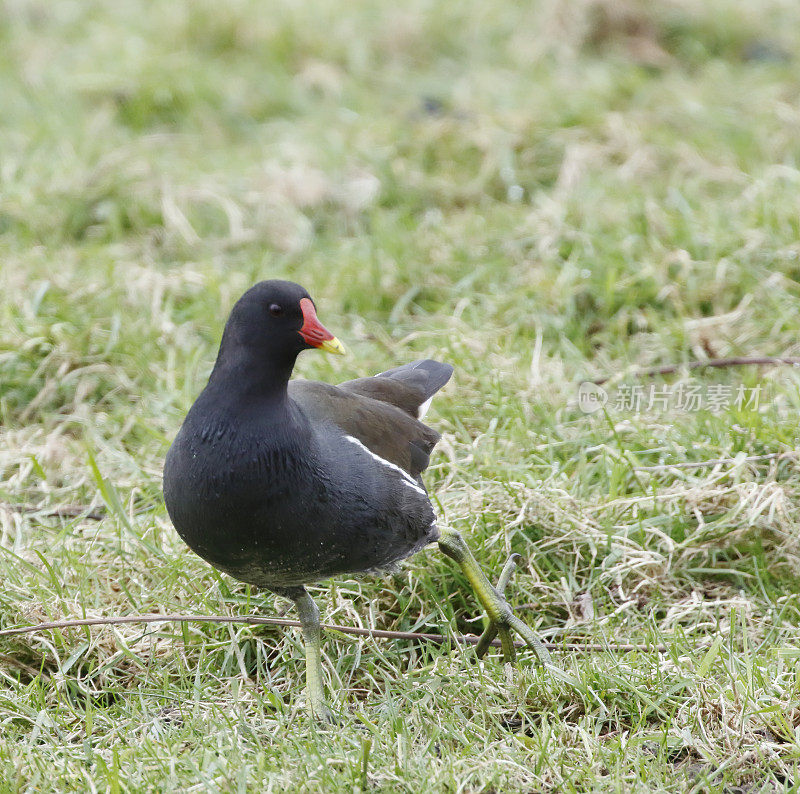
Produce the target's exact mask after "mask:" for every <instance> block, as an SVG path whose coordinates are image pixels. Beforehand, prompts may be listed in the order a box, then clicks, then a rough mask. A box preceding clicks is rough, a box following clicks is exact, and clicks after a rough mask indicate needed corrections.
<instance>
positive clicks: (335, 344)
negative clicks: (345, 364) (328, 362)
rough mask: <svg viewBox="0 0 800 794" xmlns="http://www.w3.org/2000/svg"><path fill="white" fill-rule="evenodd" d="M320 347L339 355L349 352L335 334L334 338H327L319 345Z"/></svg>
mask: <svg viewBox="0 0 800 794" xmlns="http://www.w3.org/2000/svg"><path fill="white" fill-rule="evenodd" d="M319 349H320V350H324V351H325V352H326V353H336V354H337V355H339V356H344V355H346V353H347V351H346V350H345V349H344V345H343V344H342V343H341V342H340V341H339V340H338V339H337V338H336V337H335V336H334V337H333V339H326V340H325V341H324V342H323V343H322V344H321V345H320V346H319Z"/></svg>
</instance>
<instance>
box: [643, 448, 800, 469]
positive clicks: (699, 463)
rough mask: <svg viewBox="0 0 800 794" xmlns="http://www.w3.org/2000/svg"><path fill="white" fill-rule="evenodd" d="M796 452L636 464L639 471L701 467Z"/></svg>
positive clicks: (771, 457) (789, 457) (756, 459)
mask: <svg viewBox="0 0 800 794" xmlns="http://www.w3.org/2000/svg"><path fill="white" fill-rule="evenodd" d="M796 457H797V453H796V452H793V451H791V450H789V451H787V452H769V453H767V454H766V455H748V456H747V457H745V458H714V459H713V460H697V461H688V462H686V463H659V464H656V465H654V466H637V467H636V468H637V469H638V470H639V471H662V470H664V469H702V468H706V467H709V466H719V465H720V464H722V463H753V462H757V461H760V460H776V459H791V458H796Z"/></svg>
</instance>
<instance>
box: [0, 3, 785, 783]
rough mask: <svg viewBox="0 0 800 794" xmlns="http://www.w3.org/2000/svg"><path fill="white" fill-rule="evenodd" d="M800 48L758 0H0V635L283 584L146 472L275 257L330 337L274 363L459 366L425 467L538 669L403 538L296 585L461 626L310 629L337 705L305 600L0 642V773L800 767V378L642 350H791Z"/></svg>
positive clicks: (156, 465) (329, 778) (359, 619)
mask: <svg viewBox="0 0 800 794" xmlns="http://www.w3.org/2000/svg"><path fill="white" fill-rule="evenodd" d="M798 53H800V5H798V4H795V3H792V2H786V1H785V0H760V1H758V2H757V1H756V0H738V2H737V0H711V1H710V2H704V1H703V0H662V2H656V3H649V2H646V0H616V1H615V0H574V1H572V2H566V3H560V2H557V0H538V2H533V3H513V2H510V0H488V2H487V1H484V2H476V0H463V1H462V2H458V3H457V2H419V1H418V0H411V2H409V3H403V4H397V3H390V2H384V1H383V0H377V1H376V0H371V1H367V0H350V2H344V0H332V1H331V2H311V1H310V0H294V1H293V2H289V0H279V2H275V3H257V2H255V0H235V2H229V3H225V4H221V3H212V2H210V0H192V2H189V0H183V1H182V2H167V1H166V0H152V1H151V2H147V3H145V2H133V0H117V1H116V2H114V3H101V2H97V1H95V2H81V3H79V2H71V1H69V0H53V1H52V2H45V0H6V2H5V3H3V4H2V7H0V97H2V109H1V111H0V629H7V628H12V627H16V626H27V625H34V624H36V623H40V622H45V621H54V620H68V619H71V618H83V617H90V618H91V617H104V616H106V617H108V616H125V615H142V614H153V613H158V614H174V613H205V614H215V615H228V616H248V615H262V616H285V617H293V614H292V613H291V610H290V609H289V604H288V602H285V601H283V600H281V599H278V598H276V597H274V596H272V595H271V594H269V593H264V592H257V591H256V590H254V589H251V588H249V587H247V586H244V585H241V584H239V583H237V582H235V581H233V580H232V579H230V578H228V577H226V576H223V575H220V574H218V573H216V572H215V571H214V570H212V569H211V568H210V567H209V566H208V565H207V564H205V563H204V562H203V561H202V560H200V559H199V558H198V557H196V556H195V555H193V554H192V553H190V552H189V551H188V550H187V548H186V547H185V546H184V544H183V543H182V542H181V541H180V539H179V538H178V537H177V535H176V534H175V532H174V530H173V529H172V526H171V525H170V522H169V520H168V517H167V515H166V511H165V508H164V504H163V500H162V496H161V467H162V464H163V459H164V455H165V453H166V450H167V448H168V446H169V443H170V441H171V439H172V437H173V436H174V434H175V432H176V431H177V429H178V427H179V426H180V423H181V420H182V417H183V416H184V414H185V412H186V411H187V409H188V408H189V406H190V405H191V404H192V402H193V400H194V398H195V396H196V395H197V393H198V392H199V390H200V389H201V388H202V386H203V384H204V383H205V379H206V377H207V375H208V373H209V371H210V369H211V366H212V365H213V361H214V356H215V354H216V349H217V345H218V343H219V338H220V334H221V331H222V327H223V324H224V322H225V318H226V317H227V313H228V311H229V310H230V307H231V306H232V304H233V302H234V301H235V300H236V298H237V297H238V296H239V294H240V293H241V292H243V291H244V290H245V289H246V288H247V287H248V286H249V285H251V284H252V283H254V282H255V281H258V280H260V279H263V278H273V277H278V278H289V279H292V280H295V281H298V282H300V283H302V284H303V285H304V286H305V287H306V288H307V289H308V290H309V291H310V292H311V294H312V295H313V296H314V297H315V299H316V303H317V308H318V311H319V316H320V319H321V320H322V322H323V323H324V324H325V325H326V326H327V327H328V328H330V329H331V330H332V331H333V332H334V333H335V334H336V335H337V336H338V337H339V338H340V339H341V340H342V342H343V343H344V344H345V345H346V346H347V347H348V350H349V355H348V356H347V357H346V358H340V357H326V356H325V355H322V354H318V353H316V352H314V353H306V354H304V355H303V356H302V357H301V358H300V360H299V366H298V368H297V374H299V375H300V376H302V377H308V378H317V379H320V380H330V381H337V380H346V379H350V378H354V377H359V376H362V375H366V374H370V373H373V372H378V371H381V370H385V369H387V368H389V367H392V366H396V365H397V364H399V363H402V362H406V361H411V360H413V359H414V358H419V357H432V358H438V359H442V360H447V361H449V362H451V363H452V364H453V365H454V367H455V369H456V373H455V376H454V378H453V381H452V382H451V384H449V385H448V386H447V387H446V388H445V390H444V391H443V392H442V393H441V394H440V395H439V396H438V397H437V399H436V400H435V401H434V404H433V408H432V410H431V412H430V413H429V414H428V417H427V419H426V421H428V422H429V423H430V424H431V425H432V426H434V427H436V428H437V429H438V430H439V431H440V432H442V434H443V438H442V441H441V442H440V446H439V448H438V452H437V453H436V454H435V456H434V458H433V461H432V465H431V468H430V469H429V471H428V474H427V476H426V482H427V484H428V487H429V489H430V490H431V493H432V494H435V498H436V502H437V510H438V511H439V514H440V516H441V522H442V523H443V524H446V525H449V526H452V527H454V528H455V529H458V530H459V531H461V532H462V533H463V534H464V536H465V537H466V538H467V540H468V542H469V543H470V544H471V546H472V548H473V550H474V551H475V554H476V556H477V557H478V559H479V560H480V562H481V563H482V565H483V566H484V567H485V569H486V570H487V572H490V575H491V576H492V577H495V576H496V575H497V574H498V573H499V571H500V569H501V568H502V565H503V563H504V561H505V560H506V558H507V556H508V554H509V552H512V551H513V552H517V553H519V554H520V555H521V557H522V561H521V565H520V567H519V569H518V571H517V573H516V576H515V578H514V580H513V582H512V584H511V587H510V590H509V593H510V600H511V601H512V603H513V604H515V605H517V606H518V614H519V615H520V616H521V617H522V618H523V619H524V620H525V621H526V622H528V623H529V624H530V625H531V626H532V627H533V628H535V630H536V631H537V632H538V633H539V634H540V636H541V637H542V638H543V639H544V640H546V641H547V642H548V643H551V644H552V645H551V647H552V648H553V651H552V652H553V656H554V660H555V663H556V664H557V666H558V667H559V668H560V669H561V670H562V671H563V672H564V674H565V675H564V676H562V677H558V676H552V675H548V674H547V673H546V672H542V670H541V669H540V668H538V667H537V665H536V662H535V656H534V655H533V653H532V652H530V651H522V652H521V654H520V660H519V666H518V669H517V670H516V672H515V673H514V674H513V675H509V674H508V671H506V670H505V669H504V666H503V663H502V659H501V657H500V656H499V655H497V654H495V655H492V656H490V657H489V658H487V659H486V660H484V661H483V662H480V663H479V662H476V660H475V657H474V652H473V651H472V649H471V647H470V646H468V645H466V644H465V643H464V642H463V641H462V640H460V639H459V635H463V634H474V633H480V631H481V629H482V617H481V613H480V610H479V607H478V606H477V605H476V602H475V600H474V598H473V596H472V594H471V592H470V590H469V587H468V584H467V582H466V580H465V579H464V577H463V576H462V575H461V573H460V572H459V571H458V569H457V568H456V567H454V565H453V564H452V562H451V561H450V560H448V559H446V558H445V557H443V556H442V555H441V554H440V553H439V552H438V551H437V550H436V549H435V547H433V548H431V549H428V550H426V551H423V552H422V553H420V554H419V555H417V556H416V557H415V558H413V559H412V560H410V561H409V562H408V563H407V564H406V565H405V566H404V567H403V568H402V570H400V571H399V572H398V573H396V574H394V575H391V576H387V577H384V578H364V579H357V580H356V579H352V580H350V579H339V580H336V581H326V582H321V583H319V584H318V585H316V586H315V587H314V588H313V589H312V594H313V596H314V597H315V599H316V601H317V603H318V604H319V606H320V609H321V612H322V616H323V620H324V621H325V622H327V623H331V624H338V625H342V626H351V627H366V628H378V629H388V630H395V631H413V632H427V633H439V634H445V635H447V636H448V638H449V641H448V642H447V643H445V644H444V645H437V644H434V643H430V642H425V641H398V640H387V639H379V638H371V637H355V636H351V635H344V634H341V633H338V632H327V633H326V636H325V641H324V653H325V669H326V675H327V676H328V680H327V685H328V686H329V688H330V691H331V692H332V693H333V706H334V708H335V710H336V711H337V712H338V714H339V721H338V723H337V725H336V726H335V727H334V728H333V729H331V728H326V727H324V726H319V725H317V724H316V723H315V722H313V721H312V720H311V719H310V718H309V717H308V716H307V714H306V712H305V709H304V696H303V649H302V641H301V638H300V635H299V632H298V631H297V630H296V629H293V628H281V627H276V626H252V625H245V624H241V623H228V624H223V623H193V622H190V623H184V624H179V623H157V624H137V623H132V624H125V625H105V626H96V627H91V628H90V627H79V628H75V627H73V628H64V629H60V630H52V631H50V630H39V631H35V632H32V633H28V634H23V635H17V636H13V637H8V636H6V637H0V792H2V794H5V792H67V791H76V792H78V791H79V792H83V791H101V792H102V791H109V792H150V791H164V792H173V791H192V792H203V791H236V792H245V791H259V792H260V791H275V792H284V791H309V792H317V791H354V790H361V791H371V792H372V791H374V792H379V791H380V792H397V791H401V792H402V791H408V792H419V791H425V792H428V791H430V792H486V793H487V794H488V793H489V792H511V791H566V792H579V791H626V792H627V791H648V790H657V791H674V792H678V791H681V792H682V791H697V792H700V791H702V792H705V791H710V792H717V791H718V792H762V791H763V792H773V791H784V790H793V791H798V790H800V644H799V643H798V635H799V633H800V632H799V631H798V622H799V621H800V510H799V509H798V506H799V505H800V465H799V464H798V457H797V454H798V421H797V416H798V410H800V373H798V371H797V370H796V369H795V368H793V367H791V366H771V367H766V366H761V367H757V366H736V367H723V368H714V369H710V368H701V369H694V370H687V369H685V368H683V369H679V370H678V371H677V372H675V373H673V374H669V375H664V376H646V375H642V374H641V373H642V371H643V370H647V369H651V368H654V367H659V366H663V365H667V364H685V363H686V362H689V361H695V360H706V359H716V358H728V357H737V356H738V357H740V356H783V357H790V356H798V355H800V312H798V303H799V301H800V60H799V57H800V56H798ZM609 377H610V378H611V380H609V381H606V383H605V384H604V385H603V389H604V392H596V393H595V396H596V398H597V401H596V402H595V403H594V404H593V405H592V406H589V407H590V408H592V409H593V408H595V407H599V408H600V410H596V411H594V410H592V411H591V412H589V411H587V410H586V409H587V405H586V403H584V402H582V401H579V399H578V398H579V391H580V389H579V386H580V384H581V383H582V382H584V381H593V380H599V379H603V378H609ZM593 388H594V387H590V386H588V385H586V386H584V387H583V391H584V393H589V392H591V391H592V390H593ZM689 395H694V398H693V399H691V400H690V399H689V398H688V396H689ZM606 398H607V400H606V402H605V404H604V405H602V406H601V405H600V403H601V402H602V400H603V399H606Z"/></svg>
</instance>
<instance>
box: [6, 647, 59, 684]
mask: <svg viewBox="0 0 800 794" xmlns="http://www.w3.org/2000/svg"><path fill="white" fill-rule="evenodd" d="M0 664H7V665H10V666H11V667H16V668H17V669H18V670H22V672H23V673H27V674H28V675H29V676H31V677H32V678H36V677H37V676H42V678H50V673H48V672H47V670H37V669H36V668H35V667H31V666H30V665H29V664H25V662H21V661H20V660H19V659H15V658H14V657H13V656H9V655H8V654H6V653H0Z"/></svg>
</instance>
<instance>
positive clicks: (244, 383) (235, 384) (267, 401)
mask: <svg viewBox="0 0 800 794" xmlns="http://www.w3.org/2000/svg"><path fill="white" fill-rule="evenodd" d="M296 358H297V356H296V355H290V356H285V357H283V358H280V357H273V356H268V357H267V356H264V355H263V354H261V355H260V354H259V352H258V351H252V350H249V349H247V348H244V347H241V348H236V349H233V350H231V349H229V350H227V351H226V353H225V356H223V355H222V351H221V350H220V355H219V356H218V357H217V362H216V364H215V365H214V369H213V370H212V372H211V376H210V377H209V379H208V386H207V387H206V390H207V391H209V392H210V394H211V395H213V396H214V398H215V399H216V400H219V401H220V402H222V403H227V404H230V405H231V406H232V407H233V406H235V407H236V408H237V409H238V410H245V409H247V408H248V407H250V406H252V407H255V408H257V409H258V410H263V409H272V410H273V411H277V412H279V413H280V412H281V410H280V409H282V408H288V400H289V396H288V392H287V385H288V383H289V378H290V377H291V375H292V370H293V369H294V363H295V359H296Z"/></svg>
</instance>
